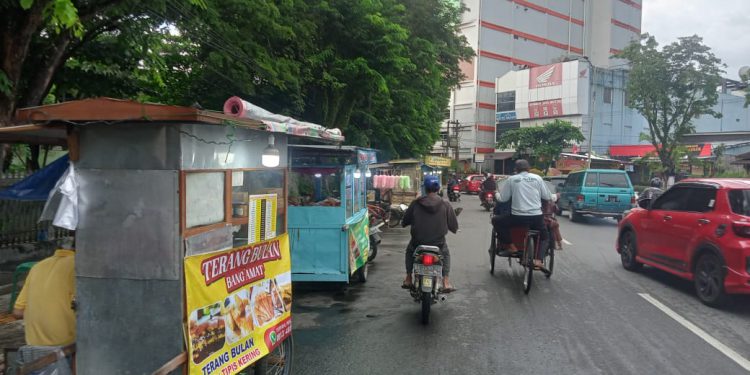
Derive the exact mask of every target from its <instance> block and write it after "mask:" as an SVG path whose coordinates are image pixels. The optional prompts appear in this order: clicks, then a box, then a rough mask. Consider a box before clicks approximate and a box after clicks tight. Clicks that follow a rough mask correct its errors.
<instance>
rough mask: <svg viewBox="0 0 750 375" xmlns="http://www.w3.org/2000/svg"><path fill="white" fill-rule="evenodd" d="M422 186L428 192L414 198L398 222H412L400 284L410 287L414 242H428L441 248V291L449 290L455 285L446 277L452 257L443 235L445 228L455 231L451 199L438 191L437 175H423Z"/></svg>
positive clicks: (456, 228)
mask: <svg viewBox="0 0 750 375" xmlns="http://www.w3.org/2000/svg"><path fill="white" fill-rule="evenodd" d="M424 188H425V192H426V193H427V195H425V196H423V197H420V198H418V199H417V200H415V201H413V202H412V203H411V204H410V205H409V208H408V209H407V210H406V213H405V214H404V218H403V219H402V220H401V225H403V226H404V227H406V226H408V225H411V241H409V245H408V246H407V247H406V259H405V260H406V278H405V279H404V283H403V285H401V287H402V288H404V289H411V288H412V287H413V285H414V284H413V283H412V271H413V269H414V250H415V249H416V248H417V246H420V245H428V246H436V247H438V248H440V256H441V257H442V262H443V288H442V289H441V293H450V292H453V291H455V290H456V289H455V288H453V286H452V285H451V283H450V280H449V279H448V274H449V273H450V264H451V263H450V262H451V258H450V252H449V251H448V244H447V243H446V241H445V235H446V234H448V231H451V232H453V233H456V232H457V231H458V220H457V219H456V214H455V212H454V211H453V208H452V207H451V205H450V203H448V202H446V201H444V200H443V199H442V198H440V197H438V195H437V192H438V191H439V190H440V180H439V179H438V177H437V176H426V177H425V179H424Z"/></svg>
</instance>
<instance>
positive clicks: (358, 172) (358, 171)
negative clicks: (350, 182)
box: [354, 168, 362, 178]
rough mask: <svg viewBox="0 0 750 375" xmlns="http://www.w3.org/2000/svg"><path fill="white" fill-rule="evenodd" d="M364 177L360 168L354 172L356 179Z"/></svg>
mask: <svg viewBox="0 0 750 375" xmlns="http://www.w3.org/2000/svg"><path fill="white" fill-rule="evenodd" d="M360 177H362V171H360V170H359V168H357V169H355V170H354V178H360Z"/></svg>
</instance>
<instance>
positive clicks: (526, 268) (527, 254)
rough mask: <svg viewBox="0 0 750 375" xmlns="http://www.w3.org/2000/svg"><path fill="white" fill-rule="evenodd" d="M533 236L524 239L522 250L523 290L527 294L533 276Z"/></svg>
mask: <svg viewBox="0 0 750 375" xmlns="http://www.w3.org/2000/svg"><path fill="white" fill-rule="evenodd" d="M534 242H535V241H534V238H533V237H529V238H528V239H527V240H526V251H524V254H523V256H524V265H523V272H524V273H523V292H524V293H525V294H529V291H530V290H531V282H532V280H533V278H534V249H535V248H536V246H535V243H534Z"/></svg>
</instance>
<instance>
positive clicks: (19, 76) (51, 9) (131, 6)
mask: <svg viewBox="0 0 750 375" xmlns="http://www.w3.org/2000/svg"><path fill="white" fill-rule="evenodd" d="M166 1H167V0H161V1H149V6H151V7H157V8H159V7H161V8H162V9H163V8H164V6H165V4H166ZM189 1H190V2H191V3H193V4H198V5H200V6H205V3H204V2H203V0H189ZM140 3H141V2H139V1H137V0H90V1H86V0H0V25H2V26H1V27H0V126H5V125H7V124H8V123H9V122H10V119H11V117H12V115H13V113H14V111H15V109H16V108H19V107H26V106H34V105H39V104H41V103H42V101H43V100H44V98H45V97H46V96H47V95H48V94H49V92H50V90H51V89H52V87H53V86H54V85H53V83H54V79H55V78H56V76H57V73H58V72H59V71H60V69H61V68H62V67H63V66H64V65H65V64H66V62H67V61H69V59H70V58H71V57H72V56H75V55H76V54H77V53H78V52H79V50H80V49H81V48H84V47H86V46H87V45H88V44H89V43H91V42H92V41H93V40H97V39H98V38H99V37H100V36H101V35H103V34H107V33H110V34H111V35H116V34H118V33H119V31H120V30H122V29H123V28H128V27H133V25H136V24H137V25H146V24H148V25H149V26H150V27H151V28H152V29H153V28H155V27H156V25H155V22H156V21H157V20H154V19H153V18H149V17H147V16H145V8H144V7H143V6H141V4H140ZM148 21H150V22H148ZM139 31H140V33H138V32H131V33H127V35H129V36H135V35H147V32H148V31H149V29H148V28H146V29H143V28H142V29H140V30H139ZM127 52H130V51H128V50H125V51H122V50H119V51H116V54H114V55H108V58H109V62H108V64H106V65H109V66H110V67H111V66H113V65H117V64H116V62H117V61H119V60H120V56H126V55H127ZM132 52H133V53H135V54H138V52H139V51H138V50H135V51H132ZM140 52H143V51H140ZM131 60H133V61H142V60H143V61H149V60H150V59H149V58H148V57H146V54H140V55H139V56H138V57H136V56H132V55H131ZM79 67H81V66H79ZM105 68H106V66H104V65H101V64H100V65H85V66H82V69H88V70H90V71H96V70H97V69H98V70H99V71H101V70H103V69H105ZM98 86H100V87H107V85H101V83H100V82H98ZM8 150H9V147H5V148H4V151H5V156H6V157H5V158H4V161H3V170H7V168H8V167H9V158H8V157H7V156H8V155H9V152H8ZM38 157H39V147H38V146H35V147H31V149H30V153H29V158H28V160H27V163H28V164H29V169H31V170H36V169H38V168H39V164H38Z"/></svg>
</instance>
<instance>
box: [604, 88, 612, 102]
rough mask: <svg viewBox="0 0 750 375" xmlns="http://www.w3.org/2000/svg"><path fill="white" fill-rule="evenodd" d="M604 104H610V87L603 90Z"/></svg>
mask: <svg viewBox="0 0 750 375" xmlns="http://www.w3.org/2000/svg"><path fill="white" fill-rule="evenodd" d="M604 102H605V103H608V104H612V88H611V87H605V88H604Z"/></svg>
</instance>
